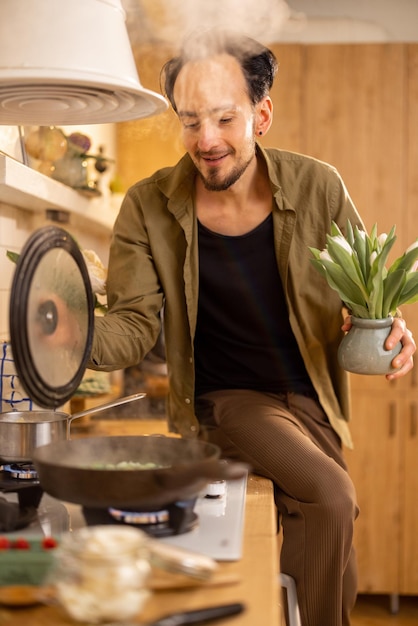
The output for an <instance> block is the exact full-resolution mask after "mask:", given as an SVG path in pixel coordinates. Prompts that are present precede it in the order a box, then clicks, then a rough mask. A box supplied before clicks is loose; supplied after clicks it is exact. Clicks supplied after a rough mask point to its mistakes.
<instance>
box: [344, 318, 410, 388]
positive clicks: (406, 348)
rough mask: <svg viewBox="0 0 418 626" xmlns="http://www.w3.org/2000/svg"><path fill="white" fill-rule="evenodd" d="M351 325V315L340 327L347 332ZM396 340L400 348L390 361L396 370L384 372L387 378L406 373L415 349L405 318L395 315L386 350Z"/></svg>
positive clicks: (397, 376)
mask: <svg viewBox="0 0 418 626" xmlns="http://www.w3.org/2000/svg"><path fill="white" fill-rule="evenodd" d="M351 326H352V324H351V317H350V316H347V317H346V318H345V319H344V323H343V325H342V327H341V329H342V330H343V331H344V332H348V331H349V330H350V328H351ZM398 341H400V342H401V343H402V350H401V351H400V352H399V354H398V355H397V356H396V357H395V358H394V359H393V361H392V366H393V367H394V368H396V369H397V371H396V372H393V374H386V378H387V380H395V378H400V377H401V376H405V374H407V373H408V372H409V371H410V370H411V369H412V368H413V367H414V359H413V355H414V352H415V351H416V349H417V347H416V345H415V341H414V338H413V336H412V333H411V331H410V330H408V328H407V327H406V323H405V320H403V319H402V318H400V317H395V318H394V320H393V324H392V330H391V331H390V334H389V335H388V338H387V339H386V342H385V347H386V348H387V349H388V350H392V348H393V347H394V346H396V344H397V343H398Z"/></svg>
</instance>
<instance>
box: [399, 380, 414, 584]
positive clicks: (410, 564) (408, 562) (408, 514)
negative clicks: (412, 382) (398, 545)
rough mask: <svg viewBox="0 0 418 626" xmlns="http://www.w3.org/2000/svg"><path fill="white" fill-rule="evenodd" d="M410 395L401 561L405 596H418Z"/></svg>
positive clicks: (403, 470)
mask: <svg viewBox="0 0 418 626" xmlns="http://www.w3.org/2000/svg"><path fill="white" fill-rule="evenodd" d="M417 395H418V394H417V393H416V392H415V393H411V397H410V400H409V402H407V406H406V407H405V411H404V414H403V416H402V419H403V421H404V425H403V426H404V438H403V455H402V468H401V469H402V485H401V495H402V505H403V506H402V560H401V586H400V592H401V593H403V594H415V595H416V594H418V397H417Z"/></svg>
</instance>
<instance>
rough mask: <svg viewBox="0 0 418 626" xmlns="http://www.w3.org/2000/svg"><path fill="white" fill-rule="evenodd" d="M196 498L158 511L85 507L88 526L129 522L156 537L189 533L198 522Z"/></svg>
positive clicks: (84, 511)
mask: <svg viewBox="0 0 418 626" xmlns="http://www.w3.org/2000/svg"><path fill="white" fill-rule="evenodd" d="M195 502H196V499H193V500H187V501H184V502H175V503H174V504H169V505H167V506H166V507H164V508H162V509H160V510H157V511H129V510H126V511H125V510H121V509H117V508H114V507H110V508H109V509H95V508H89V507H83V515H84V518H85V520H86V523H87V525H88V526H94V525H97V524H128V525H130V526H136V527H137V528H141V530H143V531H144V532H146V533H147V534H149V535H152V536H154V537H169V536H171V535H181V534H183V533H187V532H189V531H190V530H192V529H193V528H195V527H196V526H197V524H198V517H197V515H196V513H195V512H194V511H193V508H194V505H195Z"/></svg>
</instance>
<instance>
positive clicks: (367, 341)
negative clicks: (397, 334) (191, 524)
mask: <svg viewBox="0 0 418 626" xmlns="http://www.w3.org/2000/svg"><path fill="white" fill-rule="evenodd" d="M351 322H352V324H353V325H352V327H351V328H350V330H349V331H348V333H346V335H345V336H344V338H343V340H342V341H341V343H340V346H339V348H338V361H339V363H340V365H341V367H342V368H343V369H345V370H347V371H348V372H353V373H354V374H370V375H373V374H391V373H393V372H395V371H396V369H395V368H393V367H392V365H391V363H392V361H393V359H394V358H395V356H396V355H397V354H399V352H400V351H401V348H402V345H401V343H400V342H399V343H398V344H397V345H396V346H395V347H394V348H393V349H392V350H386V349H385V341H386V338H387V336H388V335H389V333H390V329H391V326H392V322H393V318H392V317H391V316H389V317H386V318H384V319H363V318H359V317H354V316H352V317H351Z"/></svg>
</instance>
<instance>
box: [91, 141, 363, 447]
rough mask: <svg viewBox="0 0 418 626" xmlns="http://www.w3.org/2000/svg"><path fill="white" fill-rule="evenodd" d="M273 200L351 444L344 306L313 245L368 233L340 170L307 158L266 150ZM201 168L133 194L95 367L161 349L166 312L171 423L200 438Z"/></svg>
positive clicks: (292, 310) (296, 309) (288, 268)
mask: <svg viewBox="0 0 418 626" xmlns="http://www.w3.org/2000/svg"><path fill="white" fill-rule="evenodd" d="M257 158H259V159H265V161H266V164H267V168H268V175H269V178H270V183H271V191H272V199H273V224H274V240H275V251H276V257H277V266H278V270H279V273H280V276H281V279H282V282H283V289H284V292H285V295H286V300H287V305H288V310H289V320H290V324H291V326H292V329H293V332H294V335H295V337H296V340H297V343H298V345H299V349H300V352H301V354H302V357H303V359H304V362H305V365H306V369H307V371H308V374H309V376H310V377H311V380H312V383H313V385H314V387H315V389H316V391H317V393H318V397H319V401H320V403H321V405H322V407H323V409H324V411H325V412H326V414H327V416H328V419H329V421H330V423H331V425H332V426H333V428H334V429H335V431H336V432H337V433H338V435H339V436H340V438H341V440H342V441H343V443H344V444H345V445H347V446H351V437H350V432H349V428H348V424H347V422H348V420H349V393H348V378H347V374H346V373H345V372H344V371H343V370H342V369H341V367H340V366H339V364H338V361H337V349H338V345H339V343H340V341H341V338H342V331H341V325H342V319H343V318H342V306H341V301H340V299H339V297H338V295H337V293H336V292H334V291H333V290H331V289H330V288H329V287H328V284H327V282H326V281H325V279H324V278H323V277H322V276H321V275H320V274H319V272H318V271H317V270H316V269H315V268H314V267H313V265H312V263H311V258H312V253H311V252H310V250H309V247H315V248H319V249H322V248H324V247H325V243H326V234H327V233H329V232H330V229H331V222H332V220H334V221H335V222H337V224H339V226H340V227H341V229H342V230H345V225H346V221H347V219H349V220H350V221H351V223H352V224H353V225H354V224H358V225H359V226H361V227H363V224H362V222H361V219H360V217H359V215H358V213H357V211H356V209H355V207H354V205H353V203H352V201H351V199H350V197H349V195H348V192H347V190H346V188H345V185H344V183H343V181H342V179H341V177H340V176H339V174H338V172H337V171H336V170H335V168H333V167H331V166H330V165H328V164H326V163H323V162H321V161H318V160H317V159H314V158H310V157H307V156H304V155H300V154H296V153H291V152H285V151H282V150H276V149H263V148H261V147H260V146H257ZM195 176H196V169H195V167H194V165H193V162H192V160H191V158H190V157H189V156H188V155H187V154H186V155H185V156H184V157H183V158H182V159H181V160H180V162H179V163H177V165H175V166H174V167H167V168H164V169H161V170H159V171H157V172H156V173H155V174H153V175H152V176H151V177H149V178H146V179H144V180H142V181H140V182H138V183H136V184H135V185H133V186H132V187H131V188H130V189H129V190H128V192H127V194H126V197H125V199H124V201H123V203H122V206H121V210H120V213H119V215H118V217H117V219H116V222H115V226H114V232H113V238H112V243H111V249H110V260H109V272H108V280H107V289H108V305H109V312H108V314H107V315H106V316H105V317H96V319H95V333H94V340H93V348H92V353H91V361H90V363H89V367H91V368H92V369H100V370H105V371H110V370H115V369H123V368H126V367H128V366H132V365H136V364H138V363H139V362H140V361H141V360H142V359H143V358H144V357H145V356H146V354H147V353H148V352H149V351H150V350H151V349H152V347H153V346H154V344H155V342H156V340H157V337H158V335H159V332H160V324H161V321H160V320H161V317H160V311H161V309H162V308H163V307H164V316H163V317H164V333H165V347H166V357H167V367H168V376H169V388H170V391H169V397H168V406H167V409H168V415H169V427H170V429H171V430H172V431H175V432H179V433H181V435H182V436H186V437H194V436H197V433H198V429H199V426H198V422H197V420H196V417H195V415H194V355H193V338H194V333H195V328H196V318H197V310H198V296H199V272H198V236H197V219H196V211H195V207H194V203H193V197H194V179H195Z"/></svg>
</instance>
